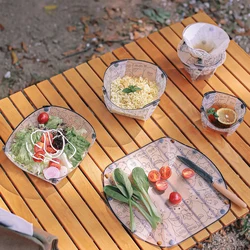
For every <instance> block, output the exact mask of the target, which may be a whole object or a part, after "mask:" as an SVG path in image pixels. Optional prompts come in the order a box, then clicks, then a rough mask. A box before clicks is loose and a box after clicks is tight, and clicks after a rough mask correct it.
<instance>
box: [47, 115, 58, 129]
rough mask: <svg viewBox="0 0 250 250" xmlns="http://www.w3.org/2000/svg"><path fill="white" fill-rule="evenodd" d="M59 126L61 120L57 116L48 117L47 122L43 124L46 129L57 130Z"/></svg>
mask: <svg viewBox="0 0 250 250" xmlns="http://www.w3.org/2000/svg"><path fill="white" fill-rule="evenodd" d="M60 124H62V119H61V118H59V117H57V116H53V115H50V116H49V120H48V122H47V123H46V124H45V127H46V128H47V129H57V128H58V125H60Z"/></svg>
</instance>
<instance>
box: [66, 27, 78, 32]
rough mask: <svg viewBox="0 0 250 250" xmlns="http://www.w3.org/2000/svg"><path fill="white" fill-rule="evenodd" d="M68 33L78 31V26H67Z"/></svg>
mask: <svg viewBox="0 0 250 250" xmlns="http://www.w3.org/2000/svg"><path fill="white" fill-rule="evenodd" d="M67 31H68V32H72V31H76V26H67Z"/></svg>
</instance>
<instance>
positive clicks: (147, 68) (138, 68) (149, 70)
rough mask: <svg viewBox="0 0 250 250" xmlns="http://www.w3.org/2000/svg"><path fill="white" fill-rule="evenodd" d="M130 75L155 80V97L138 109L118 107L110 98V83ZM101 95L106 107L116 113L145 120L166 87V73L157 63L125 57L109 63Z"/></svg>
mask: <svg viewBox="0 0 250 250" xmlns="http://www.w3.org/2000/svg"><path fill="white" fill-rule="evenodd" d="M124 76H131V77H140V76H141V77H143V78H147V79H149V80H151V81H155V82H156V83H157V85H158V89H159V91H158V96H157V99H156V100H154V101H152V102H150V103H148V104H147V105H145V106H144V107H142V108H139V109H124V108H121V107H118V106H117V105H116V104H114V103H113V102H112V101H111V100H110V94H111V83H112V82H113V81H114V80H116V79H117V78H118V77H121V78H122V77H124ZM103 82H104V86H103V95H104V102H105V104H106V107H107V109H108V110H109V111H110V112H111V113H116V114H120V115H124V116H128V117H132V118H136V119H139V120H147V119H148V118H149V117H150V116H151V115H152V113H153V112H154V110H155V108H156V106H157V105H158V104H159V102H160V97H161V96H162V94H163V93H164V91H165V89H166V82H167V75H166V73H165V72H164V71H163V70H162V69H161V68H160V67H158V66H157V65H155V64H152V63H149V62H146V61H140V60H134V59H126V60H119V61H115V62H113V63H111V65H110V66H109V67H108V68H107V70H106V72H105V74H104V81H103Z"/></svg>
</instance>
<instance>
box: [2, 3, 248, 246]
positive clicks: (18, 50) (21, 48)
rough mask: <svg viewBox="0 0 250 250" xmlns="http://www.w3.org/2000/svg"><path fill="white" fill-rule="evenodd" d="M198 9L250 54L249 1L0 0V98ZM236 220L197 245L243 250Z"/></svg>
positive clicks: (243, 229)
mask: <svg viewBox="0 0 250 250" xmlns="http://www.w3.org/2000/svg"><path fill="white" fill-rule="evenodd" d="M199 10H204V11H205V12H206V13H208V14H209V15H210V16H211V17H212V18H213V19H214V20H215V21H216V22H217V23H219V25H220V26H221V27H222V28H223V29H225V30H226V31H227V32H228V34H229V35H230V36H231V37H232V38H233V39H234V40H235V41H236V42H238V43H239V45H240V46H241V47H242V48H243V49H244V50H245V51H246V52H247V53H249V52H250V37H249V35H250V14H249V13H250V3H249V0H238V1H236V0H234V1H233V0H230V1H227V0H214V1H196V0H190V1H183V0H176V1H167V0H151V1H149V0H144V1H142V0H130V1H121V0H118V1H113V2H110V1H108V0H103V1H100V0H95V1H87V0H85V1H84V0H71V1H68V0H58V1H56V0H50V1H49V0H40V1H36V2H35V4H34V1H32V0H19V1H15V0H0V37H1V39H0V61H1V64H0V98H3V97H5V96H8V95H9V94H11V93H14V92H16V91H18V90H20V89H23V88H25V87H27V86H29V85H31V84H34V83H36V82H39V81H41V80H44V79H47V78H50V77H51V76H53V75H56V74H58V73H61V72H63V71H65V70H67V69H69V68H72V67H75V66H76V65H78V64H80V63H82V62H85V61H87V60H89V59H91V58H95V57H97V56H99V55H101V54H104V53H106V52H108V51H112V50H113V49H115V48H118V47H120V46H122V45H123V44H125V43H129V42H131V41H133V40H136V39H138V38H140V37H144V36H146V35H148V34H149V33H151V32H154V31H156V30H157V29H159V28H161V27H164V26H166V25H170V24H171V23H175V22H178V21H180V20H182V19H183V18H185V17H187V16H190V15H192V14H194V13H197V12H198V11H199ZM238 224H239V223H238ZM238 224H235V225H233V226H229V227H227V228H226V229H225V230H222V231H220V232H219V233H217V234H215V235H214V236H213V237H212V238H211V239H208V240H207V241H206V242H204V243H202V244H200V245H198V246H197V247H198V248H199V249H201V248H203V249H213V250H216V249H220V250H223V249H237V250H240V249H242V250H243V249H249V240H250V235H249V234H250V229H249V218H248V223H247V224H244V225H245V226H239V225H238ZM246 225H247V226H246ZM246 235H247V236H246ZM247 238H248V240H247Z"/></svg>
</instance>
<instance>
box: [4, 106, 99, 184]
mask: <svg viewBox="0 0 250 250" xmlns="http://www.w3.org/2000/svg"><path fill="white" fill-rule="evenodd" d="M42 112H47V113H48V114H49V115H53V116H57V117H59V118H61V119H62V121H63V123H64V124H65V125H66V126H67V127H74V128H75V129H76V130H83V134H82V136H83V137H84V138H85V139H86V140H87V141H88V142H89V143H90V145H89V147H88V149H87V150H86V151H85V152H83V155H82V160H83V159H84V157H85V156H86V155H87V153H88V152H89V149H90V148H91V146H92V145H93V144H94V142H95V140H96V133H95V130H94V128H93V127H92V126H91V124H90V123H89V122H88V121H87V120H85V119H84V118H83V117H82V116H81V115H79V114H77V113H76V112H74V111H72V110H69V109H66V108H63V107H57V106H45V107H43V108H40V109H38V110H36V111H34V112H33V113H31V114H30V115H29V116H28V117H26V118H25V119H24V120H23V121H22V122H21V123H20V124H19V125H18V126H17V127H16V129H15V130H14V131H13V132H12V134H11V135H10V137H9V139H8V141H7V142H6V145H5V146H4V152H5V154H6V155H7V157H8V158H9V159H10V160H11V161H12V162H13V163H14V164H15V165H16V166H17V167H19V168H20V169H22V170H23V171H25V172H27V173H29V174H32V175H34V176H36V177H39V178H41V179H43V180H45V181H47V182H49V183H52V184H57V183H58V182H59V181H60V180H62V179H63V178H65V177H66V176H67V175H68V174H69V173H70V172H72V171H73V170H74V169H76V168H77V167H78V166H79V165H80V163H81V161H79V163H78V164H77V165H76V166H75V167H73V168H71V169H70V170H68V173H67V174H66V175H63V176H60V177H59V178H52V179H46V178H45V177H44V176H43V175H42V174H40V175H38V174H34V173H33V172H32V171H29V170H28V169H27V168H25V166H24V165H22V164H20V163H18V162H16V161H15V159H14V158H13V157H12V154H11V145H12V143H13V140H14V139H15V135H16V133H17V132H19V131H21V130H23V129H25V128H27V127H31V126H32V127H37V128H38V121H37V117H38V115H39V114H40V113H42ZM24 143H25V142H24ZM34 164H35V162H34Z"/></svg>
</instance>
